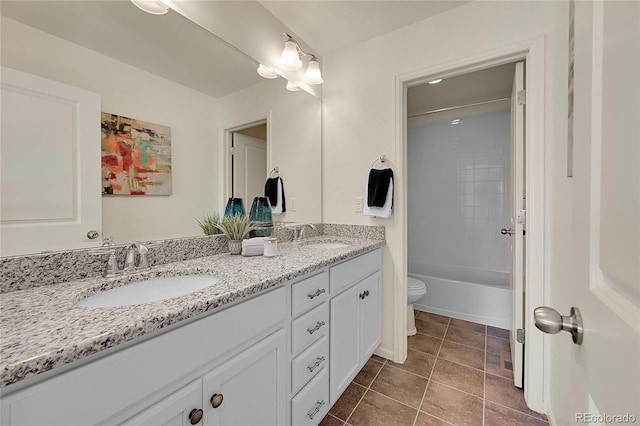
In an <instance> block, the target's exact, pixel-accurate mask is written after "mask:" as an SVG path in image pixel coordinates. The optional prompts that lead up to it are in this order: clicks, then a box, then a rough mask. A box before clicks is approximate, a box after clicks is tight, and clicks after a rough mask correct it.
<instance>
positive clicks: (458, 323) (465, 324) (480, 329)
mask: <svg viewBox="0 0 640 426" xmlns="http://www.w3.org/2000/svg"><path fill="white" fill-rule="evenodd" d="M449 325H452V326H454V327H458V328H466V329H467V330H473V331H475V332H476V333H485V331H486V328H487V326H486V325H484V324H478V323H475V322H470V321H465V320H461V319H457V318H451V322H450V323H449Z"/></svg>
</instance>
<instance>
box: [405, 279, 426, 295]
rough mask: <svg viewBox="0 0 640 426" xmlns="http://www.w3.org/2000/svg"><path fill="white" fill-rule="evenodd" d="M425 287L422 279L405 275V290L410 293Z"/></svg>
mask: <svg viewBox="0 0 640 426" xmlns="http://www.w3.org/2000/svg"><path fill="white" fill-rule="evenodd" d="M426 288H427V286H426V284H425V283H424V282H423V281H420V280H419V279H417V278H413V277H407V291H408V292H410V293H417V292H421V291H422V290H425V289H426Z"/></svg>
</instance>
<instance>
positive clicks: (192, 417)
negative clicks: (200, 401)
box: [189, 408, 204, 425]
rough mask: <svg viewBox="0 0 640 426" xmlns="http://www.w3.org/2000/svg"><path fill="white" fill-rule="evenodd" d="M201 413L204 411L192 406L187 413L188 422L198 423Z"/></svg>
mask: <svg viewBox="0 0 640 426" xmlns="http://www.w3.org/2000/svg"><path fill="white" fill-rule="evenodd" d="M203 413H204V412H203V411H202V410H201V409H199V408H194V409H193V410H191V412H190V413H189V423H191V424H192V425H197V424H198V423H200V420H202V414H203Z"/></svg>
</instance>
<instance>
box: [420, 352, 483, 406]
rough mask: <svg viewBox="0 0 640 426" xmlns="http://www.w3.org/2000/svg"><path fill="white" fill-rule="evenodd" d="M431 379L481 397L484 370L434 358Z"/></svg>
mask: <svg viewBox="0 0 640 426" xmlns="http://www.w3.org/2000/svg"><path fill="white" fill-rule="evenodd" d="M431 380H435V381H436V382H439V383H442V384H445V385H448V386H451V387H453V388H456V389H459V390H461V391H464V392H467V393H470V394H473V395H476V396H479V397H481V398H482V395H483V392H484V391H483V390H484V372H483V371H481V370H476V369H475V368H471V367H467V366H466V365H462V364H457V363H455V362H451V361H447V360H445V359H442V358H438V359H437V360H436V366H435V367H434V368H433V373H432V374H431Z"/></svg>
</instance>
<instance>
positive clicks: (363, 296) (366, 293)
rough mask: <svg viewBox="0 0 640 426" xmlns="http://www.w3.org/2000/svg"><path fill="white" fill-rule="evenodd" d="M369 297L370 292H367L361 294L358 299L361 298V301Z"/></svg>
mask: <svg viewBox="0 0 640 426" xmlns="http://www.w3.org/2000/svg"><path fill="white" fill-rule="evenodd" d="M368 295H369V290H365V291H363V292H362V293H360V295H359V296H358V297H360V299H364V298H365V297H367V296H368Z"/></svg>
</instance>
